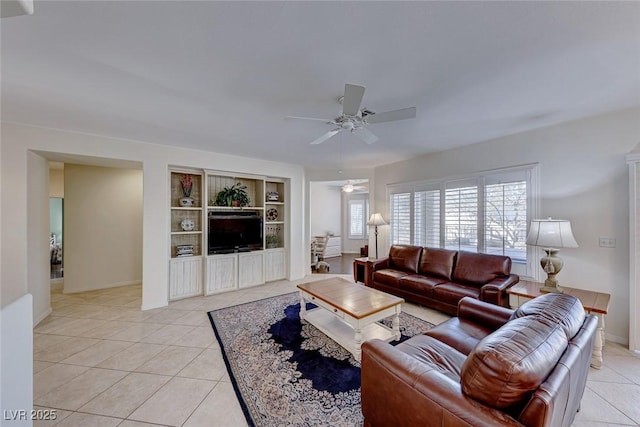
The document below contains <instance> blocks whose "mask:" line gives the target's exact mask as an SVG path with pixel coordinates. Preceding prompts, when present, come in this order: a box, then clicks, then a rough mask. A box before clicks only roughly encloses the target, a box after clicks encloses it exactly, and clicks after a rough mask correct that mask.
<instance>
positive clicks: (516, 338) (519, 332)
mask: <svg viewBox="0 0 640 427" xmlns="http://www.w3.org/2000/svg"><path fill="white" fill-rule="evenodd" d="M539 319H540V318H539V317H538V316H527V317H522V318H520V319H515V320H512V321H510V322H508V323H506V324H505V325H504V326H503V327H501V328H500V329H498V330H497V331H495V332H494V333H492V334H490V335H488V336H486V337H485V338H483V339H482V340H481V341H480V342H479V343H478V345H476V347H475V348H474V349H473V350H472V351H471V353H470V354H469V357H467V360H466V361H465V363H464V365H463V366H462V376H461V383H462V391H463V393H465V394H466V395H467V396H469V397H471V398H473V399H475V400H477V401H479V402H482V403H484V404H485V405H487V406H490V407H493V408H497V409H508V408H510V407H512V406H515V405H518V404H521V403H522V402H523V401H525V399H528V398H529V397H530V395H531V393H533V392H534V391H535V390H536V389H537V388H538V387H539V386H540V384H541V383H542V381H544V379H545V378H546V377H547V375H549V373H550V372H551V370H552V369H553V368H554V367H555V365H556V363H557V362H558V360H559V359H560V356H562V353H563V352H564V350H565V349H566V347H567V344H568V340H567V337H566V335H565V334H564V331H563V330H562V329H561V328H559V327H554V326H553V325H549V324H547V323H546V322H540V321H539Z"/></svg>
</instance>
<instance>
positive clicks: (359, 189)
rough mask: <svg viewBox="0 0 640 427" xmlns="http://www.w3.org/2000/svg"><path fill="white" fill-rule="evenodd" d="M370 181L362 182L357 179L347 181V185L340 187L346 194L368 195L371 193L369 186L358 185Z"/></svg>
mask: <svg viewBox="0 0 640 427" xmlns="http://www.w3.org/2000/svg"><path fill="white" fill-rule="evenodd" d="M367 182H368V181H367V180H366V179H364V180H360V179H356V180H350V179H349V180H347V183H346V184H344V185H343V186H342V187H340V189H341V190H342V191H344V192H345V193H353V192H356V193H368V192H369V185H357V184H362V183H367Z"/></svg>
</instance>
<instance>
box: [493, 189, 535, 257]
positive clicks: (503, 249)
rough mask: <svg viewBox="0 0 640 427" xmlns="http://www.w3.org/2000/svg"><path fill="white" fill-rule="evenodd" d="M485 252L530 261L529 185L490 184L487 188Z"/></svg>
mask: <svg viewBox="0 0 640 427" xmlns="http://www.w3.org/2000/svg"><path fill="white" fill-rule="evenodd" d="M484 192H485V195H484V204H485V208H484V218H485V219H484V244H485V252H487V253H490V254H498V255H507V256H510V257H511V258H512V259H514V260H526V259H527V245H526V243H525V242H526V239H527V182H526V181H524V180H523V181H516V182H506V183H498V184H488V185H485V188H484Z"/></svg>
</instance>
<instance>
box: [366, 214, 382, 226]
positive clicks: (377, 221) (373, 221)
mask: <svg viewBox="0 0 640 427" xmlns="http://www.w3.org/2000/svg"><path fill="white" fill-rule="evenodd" d="M368 224H369V225H387V223H386V221H385V220H384V218H382V214H381V213H374V214H371V217H370V218H369V222H368Z"/></svg>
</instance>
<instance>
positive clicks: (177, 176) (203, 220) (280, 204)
mask: <svg viewBox="0 0 640 427" xmlns="http://www.w3.org/2000/svg"><path fill="white" fill-rule="evenodd" d="M169 175H170V191H171V197H170V200H171V206H170V212H171V215H170V217H171V225H170V240H171V253H170V261H169V287H170V289H169V299H170V300H176V299H180V298H186V297H191V296H195V295H203V294H204V295H212V294H216V293H220V292H226V291H230V290H234V289H238V288H246V287H250V286H257V285H261V284H264V283H265V282H270V281H275V280H281V279H284V278H286V276H287V274H286V272H287V266H286V258H287V244H286V242H287V236H288V226H289V224H288V222H287V214H288V205H287V199H286V183H287V180H286V179H282V178H272V177H261V176H254V175H231V174H229V173H226V172H217V171H207V170H205V171H202V170H189V169H182V168H181V169H177V168H176V169H171V170H170V173H169ZM187 175H188V176H189V178H190V181H191V183H192V184H191V185H192V190H191V195H190V197H191V198H192V199H193V203H192V204H185V202H184V201H182V202H181V199H182V198H184V194H183V188H182V187H183V186H182V182H183V180H185V176H187ZM236 183H241V184H242V185H244V186H246V191H247V193H248V195H249V198H250V202H249V204H248V205H247V206H243V207H238V206H218V205H217V204H216V196H217V194H218V192H219V191H220V190H222V189H223V188H225V187H230V186H233V185H234V184H236ZM238 212H245V213H251V214H252V215H258V216H260V217H261V218H262V223H263V227H264V228H263V242H262V247H261V248H258V249H255V250H251V251H249V252H237V253H216V254H209V253H208V247H209V246H208V241H207V240H208V226H209V225H208V224H209V216H210V215H211V214H214V215H215V214H224V213H238ZM185 218H187V219H189V220H190V221H187V222H188V223H189V222H192V223H193V229H190V230H184V229H183V228H184V223H183V220H184V219H185ZM181 224H182V225H181ZM189 225H190V224H189ZM187 228H189V227H187ZM190 248H192V250H189V249H190ZM185 251H186V253H185Z"/></svg>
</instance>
